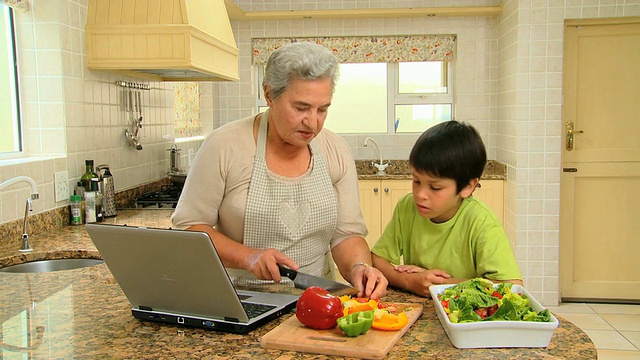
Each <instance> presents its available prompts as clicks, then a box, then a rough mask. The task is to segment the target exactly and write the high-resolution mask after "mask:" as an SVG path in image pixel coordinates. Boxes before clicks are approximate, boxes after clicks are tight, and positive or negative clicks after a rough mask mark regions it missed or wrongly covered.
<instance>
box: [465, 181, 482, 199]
mask: <svg viewBox="0 0 640 360" xmlns="http://www.w3.org/2000/svg"><path fill="white" fill-rule="evenodd" d="M479 181H480V179H478V178H475V179H471V181H469V183H468V184H467V186H465V187H464V188H462V190H461V191H460V197H462V198H463V199H466V198H468V197H469V196H471V195H472V194H473V191H474V190H475V189H476V186H477V185H478V182H479Z"/></svg>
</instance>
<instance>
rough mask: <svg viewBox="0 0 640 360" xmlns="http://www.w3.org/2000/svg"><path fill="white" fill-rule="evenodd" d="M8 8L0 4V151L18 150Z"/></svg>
mask: <svg viewBox="0 0 640 360" xmlns="http://www.w3.org/2000/svg"><path fill="white" fill-rule="evenodd" d="M14 59H15V57H14V53H13V30H12V24H11V18H10V9H9V8H7V7H6V6H0V94H3V95H2V96H0V109H2V111H0V153H7V152H15V151H20V150H21V149H20V145H21V144H20V127H19V117H18V106H17V92H16V70H15V67H14Z"/></svg>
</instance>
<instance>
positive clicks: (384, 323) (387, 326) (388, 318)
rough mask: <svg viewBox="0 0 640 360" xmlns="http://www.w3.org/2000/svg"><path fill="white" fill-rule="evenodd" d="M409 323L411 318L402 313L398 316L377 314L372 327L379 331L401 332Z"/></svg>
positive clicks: (386, 313)
mask: <svg viewBox="0 0 640 360" xmlns="http://www.w3.org/2000/svg"><path fill="white" fill-rule="evenodd" d="M408 323H409V318H408V317H407V314H406V313H404V312H401V313H400V314H398V315H395V314H390V313H388V312H384V313H382V312H377V313H376V314H375V317H374V319H373V324H372V325H371V327H372V328H374V329H378V330H400V329H402V328H403V327H405V326H407V324H408Z"/></svg>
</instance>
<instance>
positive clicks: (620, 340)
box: [548, 303, 640, 360]
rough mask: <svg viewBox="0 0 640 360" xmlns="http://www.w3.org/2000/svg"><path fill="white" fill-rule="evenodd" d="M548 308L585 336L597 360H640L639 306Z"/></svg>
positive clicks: (563, 306) (584, 305)
mask: <svg viewBox="0 0 640 360" xmlns="http://www.w3.org/2000/svg"><path fill="white" fill-rule="evenodd" d="M548 309H549V311H551V312H553V313H554V314H558V315H560V316H561V317H563V318H565V319H567V320H569V321H571V322H572V323H574V324H575V325H576V326H578V327H579V328H581V329H582V330H583V331H584V332H585V333H587V335H589V337H590V338H591V340H592V341H593V343H594V344H595V346H596V349H597V350H598V359H599V360H614V359H615V360H630V359H634V360H640V305H623V304H593V303H562V304H560V305H559V306H556V307H548Z"/></svg>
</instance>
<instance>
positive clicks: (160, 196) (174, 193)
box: [135, 185, 182, 209]
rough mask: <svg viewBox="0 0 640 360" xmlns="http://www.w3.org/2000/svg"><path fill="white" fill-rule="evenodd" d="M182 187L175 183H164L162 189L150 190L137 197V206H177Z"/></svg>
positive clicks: (156, 207)
mask: <svg viewBox="0 0 640 360" xmlns="http://www.w3.org/2000/svg"><path fill="white" fill-rule="evenodd" d="M181 192H182V188H179V187H177V186H175V185H163V186H162V187H161V188H160V191H150V192H147V193H144V194H142V195H141V196H139V197H138V198H136V199H135V204H136V208H150V209H160V208H165V207H166V208H169V207H170V208H175V207H176V205H177V204H178V199H179V198H180V193H181Z"/></svg>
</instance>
